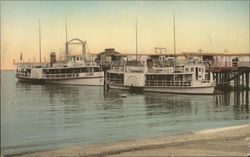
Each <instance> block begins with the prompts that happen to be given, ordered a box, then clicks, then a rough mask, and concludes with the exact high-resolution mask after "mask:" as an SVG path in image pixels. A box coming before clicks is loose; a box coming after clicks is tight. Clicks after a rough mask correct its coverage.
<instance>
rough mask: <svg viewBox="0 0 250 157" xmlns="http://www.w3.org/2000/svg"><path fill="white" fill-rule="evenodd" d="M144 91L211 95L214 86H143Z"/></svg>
mask: <svg viewBox="0 0 250 157" xmlns="http://www.w3.org/2000/svg"><path fill="white" fill-rule="evenodd" d="M109 88H111V89H123V90H129V89H130V87H129V86H122V85H109ZM141 88H142V91H144V92H161V93H177V94H198V95H203V94H204V95H211V94H214V89H215V87H214V86H204V87H192V86H191V87H173V86H171V87H147V86H146V87H141Z"/></svg>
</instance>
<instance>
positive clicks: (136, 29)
mask: <svg viewBox="0 0 250 157" xmlns="http://www.w3.org/2000/svg"><path fill="white" fill-rule="evenodd" d="M135 42H136V43H135V44H136V45H135V46H136V49H135V51H136V61H138V41H137V18H136V20H135Z"/></svg>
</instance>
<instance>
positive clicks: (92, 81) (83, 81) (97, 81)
mask: <svg viewBox="0 0 250 157" xmlns="http://www.w3.org/2000/svg"><path fill="white" fill-rule="evenodd" d="M18 79H19V80H20V81H25V82H34V83H55V84H70V85H83V86H103V84H104V78H103V77H83V78H71V79H53V80H52V79H51V80H49V79H31V78H18Z"/></svg>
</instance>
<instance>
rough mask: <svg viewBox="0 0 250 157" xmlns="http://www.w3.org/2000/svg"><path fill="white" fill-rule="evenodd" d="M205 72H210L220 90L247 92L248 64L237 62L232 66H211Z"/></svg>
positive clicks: (249, 67)
mask: <svg viewBox="0 0 250 157" xmlns="http://www.w3.org/2000/svg"><path fill="white" fill-rule="evenodd" d="M207 71H209V72H212V73H213V76H214V80H215V82H216V85H217V87H218V88H220V89H225V90H227V89H231V88H233V89H236V90H238V89H242V90H249V74H250V62H239V63H235V64H233V66H230V67H225V66H211V67H207Z"/></svg>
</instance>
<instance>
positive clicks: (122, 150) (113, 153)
mask: <svg viewBox="0 0 250 157" xmlns="http://www.w3.org/2000/svg"><path fill="white" fill-rule="evenodd" d="M249 129H250V126H249V125H241V126H233V127H225V128H218V129H210V130H204V131H197V132H190V133H186V134H181V135H173V136H165V137H155V138H147V139H140V140H130V141H121V142H111V143H103V144H92V145H87V146H77V147H71V148H64V149H58V150H50V151H43V152H35V153H27V154H20V155H13V156H17V157H24V156H25V157H31V156H36V157H45V156H51V157H58V156H81V157H96V156H101V157H104V156H105V157H123V156H124V157H125V156H248V155H249V153H250V150H249V146H250V133H249Z"/></svg>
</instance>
